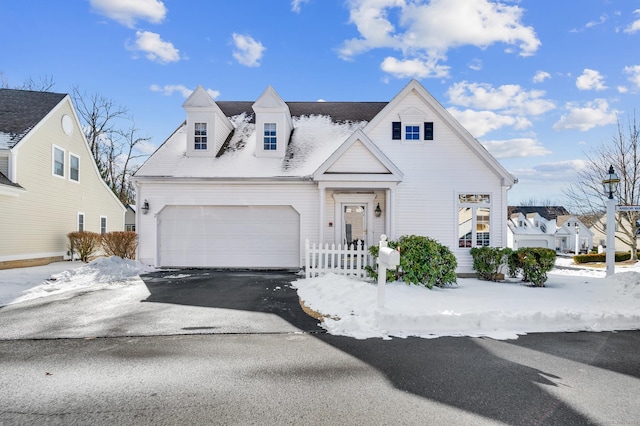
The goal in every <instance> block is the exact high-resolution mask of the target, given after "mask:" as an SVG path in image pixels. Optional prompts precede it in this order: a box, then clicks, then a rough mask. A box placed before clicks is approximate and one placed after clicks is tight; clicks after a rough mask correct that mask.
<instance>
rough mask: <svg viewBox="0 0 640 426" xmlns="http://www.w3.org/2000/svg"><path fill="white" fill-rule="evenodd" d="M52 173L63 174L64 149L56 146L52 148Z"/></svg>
mask: <svg viewBox="0 0 640 426" xmlns="http://www.w3.org/2000/svg"><path fill="white" fill-rule="evenodd" d="M53 173H54V174H56V175H57V176H64V151H63V150H61V149H58V148H54V149H53Z"/></svg>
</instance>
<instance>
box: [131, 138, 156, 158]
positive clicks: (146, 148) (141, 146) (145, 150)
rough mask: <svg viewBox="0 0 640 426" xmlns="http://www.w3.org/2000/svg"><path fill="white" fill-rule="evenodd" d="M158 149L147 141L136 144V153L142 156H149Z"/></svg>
mask: <svg viewBox="0 0 640 426" xmlns="http://www.w3.org/2000/svg"><path fill="white" fill-rule="evenodd" d="M156 149H158V147H157V146H156V145H154V144H152V143H151V142H149V141H140V142H138V143H137V144H136V151H138V152H139V153H141V154H144V155H151V154H153V153H154V152H155V150H156Z"/></svg>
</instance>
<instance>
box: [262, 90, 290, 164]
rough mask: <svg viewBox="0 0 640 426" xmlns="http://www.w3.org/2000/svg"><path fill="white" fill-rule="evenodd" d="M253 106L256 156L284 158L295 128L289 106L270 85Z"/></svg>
mask: <svg viewBox="0 0 640 426" xmlns="http://www.w3.org/2000/svg"><path fill="white" fill-rule="evenodd" d="M252 108H253V111H254V112H255V116H256V117H255V120H256V151H255V155H256V157H275V158H278V157H279V158H284V154H285V152H286V150H287V144H288V143H289V137H290V135H291V131H292V130H293V123H292V121H291V111H289V106H288V105H287V104H286V103H285V102H284V101H283V100H282V98H281V97H280V95H278V93H277V92H276V91H275V89H274V88H273V87H271V86H269V87H267V89H266V90H265V91H264V92H263V93H262V95H260V97H259V98H258V100H257V101H255V103H254V104H253V105H252Z"/></svg>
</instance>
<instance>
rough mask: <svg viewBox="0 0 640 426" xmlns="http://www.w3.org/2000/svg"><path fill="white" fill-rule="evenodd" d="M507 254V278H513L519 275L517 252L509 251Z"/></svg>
mask: <svg viewBox="0 0 640 426" xmlns="http://www.w3.org/2000/svg"><path fill="white" fill-rule="evenodd" d="M507 250H509V251H508V252H507V275H509V278H515V277H517V276H518V274H519V273H520V270H521V268H520V261H519V259H518V252H517V251H513V250H511V249H507Z"/></svg>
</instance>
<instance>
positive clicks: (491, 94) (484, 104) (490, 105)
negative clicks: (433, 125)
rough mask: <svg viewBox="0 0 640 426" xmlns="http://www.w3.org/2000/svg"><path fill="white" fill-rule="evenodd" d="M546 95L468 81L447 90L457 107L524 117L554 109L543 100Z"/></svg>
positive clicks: (511, 85) (539, 91)
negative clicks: (499, 111)
mask: <svg viewBox="0 0 640 426" xmlns="http://www.w3.org/2000/svg"><path fill="white" fill-rule="evenodd" d="M545 94H546V92H545V91H543V90H531V91H527V90H524V89H523V88H522V87H521V86H519V85H517V84H505V85H502V86H499V87H497V88H494V87H493V86H491V85H490V84H484V83H468V82H466V81H462V82H459V83H455V84H454V85H452V86H451V87H449V89H448V90H447V95H448V96H449V101H450V102H451V103H453V104H455V105H462V106H465V107H472V108H478V109H488V110H502V111H504V112H507V113H512V114H524V115H541V114H544V113H545V112H547V111H550V110H552V109H554V108H555V107H556V106H555V104H554V103H553V102H551V101H549V100H546V99H543V96H544V95H545Z"/></svg>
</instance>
